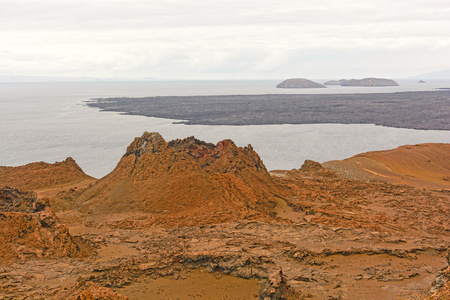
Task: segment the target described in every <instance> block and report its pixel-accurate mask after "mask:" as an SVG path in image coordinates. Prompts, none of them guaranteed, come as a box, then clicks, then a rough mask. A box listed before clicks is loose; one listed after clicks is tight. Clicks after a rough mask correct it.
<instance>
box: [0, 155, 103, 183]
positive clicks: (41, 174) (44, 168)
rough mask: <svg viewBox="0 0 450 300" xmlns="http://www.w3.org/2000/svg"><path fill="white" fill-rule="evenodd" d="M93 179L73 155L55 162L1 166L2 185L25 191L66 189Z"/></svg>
mask: <svg viewBox="0 0 450 300" xmlns="http://www.w3.org/2000/svg"><path fill="white" fill-rule="evenodd" d="M93 181H95V179H94V178H92V177H91V176H89V175H86V174H85V173H84V172H83V170H82V169H81V168H80V167H79V166H78V165H77V163H76V162H75V160H73V158H71V157H68V158H67V159H66V160H64V161H62V162H56V163H54V164H49V163H45V162H35V163H30V164H27V165H24V166H18V167H4V166H0V186H10V187H14V188H18V189H21V190H24V191H43V192H44V191H51V190H58V187H61V188H62V189H66V188H68V187H73V186H76V185H83V184H86V183H90V182H93Z"/></svg>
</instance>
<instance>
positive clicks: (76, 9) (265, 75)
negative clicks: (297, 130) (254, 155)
mask: <svg viewBox="0 0 450 300" xmlns="http://www.w3.org/2000/svg"><path fill="white" fill-rule="evenodd" d="M0 7H1V9H0V75H2V76H70V77H74V76H75V77H77V76H88V77H101V78H111V79H116V78H156V79H284V78H291V77H303V78H309V79H314V78H320V79H340V78H364V77H386V78H404V77H408V76H413V75H417V74H421V73H427V72H433V71H442V70H447V69H450V30H449V29H450V1H448V0H407V1H406V0H397V1H393V0H377V1H374V0H370V1H368V0H333V1H331V0H314V1H312V0H308V1H304V0H277V1H275V0H272V1H268V0H257V1H255V0H226V1H225V0H221V1H217V0H107V1H105V0H95V1H93V0H89V1H86V0H76V1H73V0H64V1H61V0H34V1H33V0H0Z"/></svg>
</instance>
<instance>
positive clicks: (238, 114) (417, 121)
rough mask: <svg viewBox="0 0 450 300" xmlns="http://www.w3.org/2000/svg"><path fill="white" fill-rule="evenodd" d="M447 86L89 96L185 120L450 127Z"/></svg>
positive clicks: (99, 103) (103, 103) (101, 105)
mask: <svg viewBox="0 0 450 300" xmlns="http://www.w3.org/2000/svg"><path fill="white" fill-rule="evenodd" d="M449 103H450V91H447V90H440V91H420V92H394V93H367V94H263V95H219V96H215V95H211V96H158V97H139V98H137V97H129V98H128V97H115V98H93V99H91V101H86V102H85V104H86V105H87V106H88V107H91V108H93V107H94V108H98V109H99V110H100V111H112V112H118V113H121V114H125V115H138V116H145V117H155V118H163V119H172V120H173V119H175V120H180V122H177V123H181V124H186V125H232V126H242V125H282V124H283V125H284V124H303V125H305V124H374V125H381V126H386V127H393V128H407V129H417V130H450V122H449V120H450V109H449V108H448V107H450V106H449Z"/></svg>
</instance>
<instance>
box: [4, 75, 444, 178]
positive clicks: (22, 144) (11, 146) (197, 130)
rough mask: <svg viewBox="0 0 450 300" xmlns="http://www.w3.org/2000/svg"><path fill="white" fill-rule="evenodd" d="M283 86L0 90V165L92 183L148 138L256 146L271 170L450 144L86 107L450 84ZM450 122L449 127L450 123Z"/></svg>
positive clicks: (346, 128) (430, 133)
mask: <svg viewBox="0 0 450 300" xmlns="http://www.w3.org/2000/svg"><path fill="white" fill-rule="evenodd" d="M276 83H277V81H270V80H261V81H150V82H83V83H57V82H54V83H0V165H2V166H18V165H23V164H27V163H30V162H35V161H45V162H49V163H53V162H56V161H62V160H64V159H65V158H67V157H68V156H71V157H73V158H74V159H75V160H76V162H77V163H78V164H79V165H80V167H81V168H82V169H83V170H84V171H85V172H86V173H87V174H89V175H92V176H94V177H97V178H100V177H102V176H104V175H106V174H107V173H109V172H110V171H112V170H113V168H114V167H115V166H116V164H117V162H118V161H119V160H120V157H121V156H122V155H123V154H124V153H125V150H126V147H127V146H128V145H129V144H130V143H131V142H132V140H133V139H134V138H135V137H138V136H141V135H142V133H143V132H144V131H156V132H159V133H161V135H162V136H163V137H164V138H165V139H166V140H167V141H169V140H172V139H176V138H184V137H188V136H195V137H197V138H199V139H202V140H204V141H206V142H212V143H217V142H218V141H220V140H223V139H232V140H233V141H234V142H235V143H236V144H237V145H238V146H246V145H247V144H251V145H252V146H253V148H254V149H255V150H256V152H257V153H258V154H259V155H260V157H261V158H262V160H263V161H264V163H265V165H266V167H267V168H268V169H269V170H273V169H293V168H299V167H300V166H301V165H302V163H303V162H304V160H305V159H312V160H316V161H319V162H324V161H329V160H335V159H344V158H347V157H350V156H352V155H355V154H358V153H362V152H367V151H374V150H385V149H391V148H395V147H398V146H400V145H405V144H417V143H426V142H432V143H450V132H449V131H442V130H413V129H399V128H389V127H383V126H375V125H372V124H365V125H362V124H350V125H348V124H347V125H344V124H311V125H308V124H307V125H288V124H285V125H251V126H205V125H183V124H174V123H177V122H178V121H179V120H169V119H159V118H148V117H143V116H129V115H123V114H119V113H114V112H100V111H99V110H97V109H95V108H89V107H87V106H86V105H85V102H86V101H88V100H89V99H91V98H98V97H124V96H125V97H140V96H184V95H190V96H192V95H236V94H241V95H250V94H252V95H255V94H280V93H283V94H285V93H316V94H317V93H328V94H337V93H368V92H370V93H372V92H378V93H388V92H400V91H420V90H435V89H436V88H445V87H449V86H450V82H445V81H434V82H432V83H427V84H418V83H417V82H412V81H409V82H404V83H401V82H399V83H400V86H399V87H376V88H366V87H340V86H334V87H329V88H327V89H302V90H291V89H276V88H275V85H276ZM449 121H450V120H449Z"/></svg>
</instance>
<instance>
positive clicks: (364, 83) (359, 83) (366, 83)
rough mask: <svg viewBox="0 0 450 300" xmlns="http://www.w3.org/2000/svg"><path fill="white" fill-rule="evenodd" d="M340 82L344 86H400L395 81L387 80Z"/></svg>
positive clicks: (370, 79) (366, 79)
mask: <svg viewBox="0 0 450 300" xmlns="http://www.w3.org/2000/svg"><path fill="white" fill-rule="evenodd" d="M339 81H340V82H341V85H342V86H398V83H397V82H395V81H394V80H392V79H385V78H364V79H350V80H345V79H341V80H339Z"/></svg>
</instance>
